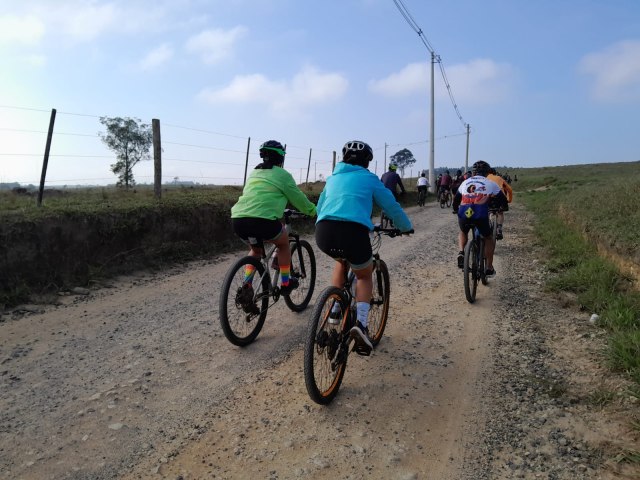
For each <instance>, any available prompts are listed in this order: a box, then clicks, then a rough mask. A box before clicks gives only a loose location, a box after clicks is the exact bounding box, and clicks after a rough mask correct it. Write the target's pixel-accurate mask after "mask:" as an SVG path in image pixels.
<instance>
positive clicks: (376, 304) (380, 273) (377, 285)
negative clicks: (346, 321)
mask: <svg viewBox="0 0 640 480" xmlns="http://www.w3.org/2000/svg"><path fill="white" fill-rule="evenodd" d="M390 293H391V282H390V280H389V270H388V269H387V264H386V263H384V260H376V268H375V269H374V270H373V298H372V299H371V307H370V309H369V326H368V327H369V336H370V339H371V343H372V344H373V346H374V347H375V346H376V345H378V343H380V339H381V338H382V334H383V333H384V329H385V327H386V326H387V317H388V316H389V298H390Z"/></svg>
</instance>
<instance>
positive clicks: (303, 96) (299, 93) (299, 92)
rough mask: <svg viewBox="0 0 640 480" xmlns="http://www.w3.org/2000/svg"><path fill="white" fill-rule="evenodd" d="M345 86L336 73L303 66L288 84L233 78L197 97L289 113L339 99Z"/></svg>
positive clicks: (259, 77) (249, 77) (254, 77)
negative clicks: (264, 107)
mask: <svg viewBox="0 0 640 480" xmlns="http://www.w3.org/2000/svg"><path fill="white" fill-rule="evenodd" d="M348 85H349V82H348V81H347V79H346V78H344V76H342V75H341V74H339V73H321V72H319V71H318V70H317V69H316V68H314V67H305V68H303V69H302V70H301V71H300V72H299V73H297V74H296V75H295V76H294V77H293V78H292V79H291V80H290V81H285V80H282V81H274V80H270V79H268V78H267V77H265V76H264V75H261V74H253V75H244V76H236V77H235V78H234V79H233V80H232V81H231V83H230V84H229V85H228V86H227V87H224V88H221V89H218V90H215V89H211V88H207V89H204V90H203V91H202V92H200V94H199V95H198V98H200V99H201V100H203V101H206V102H208V103H243V104H249V103H259V104H264V105H267V106H268V107H269V108H270V109H271V111H272V112H273V113H275V114H293V113H299V112H301V110H302V109H303V108H308V107H313V106H315V105H322V104H324V103H327V102H331V101H333V100H336V99H338V98H340V97H342V96H343V95H344V93H345V92H346V91H347V87H348Z"/></svg>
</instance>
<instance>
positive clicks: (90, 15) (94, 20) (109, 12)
mask: <svg viewBox="0 0 640 480" xmlns="http://www.w3.org/2000/svg"><path fill="white" fill-rule="evenodd" d="M118 16H119V12H118V10H117V8H116V6H115V5H113V4H111V3H106V4H104V5H95V4H93V3H90V4H81V6H75V7H67V8H65V9H64V10H63V11H60V10H58V11H57V12H56V18H57V20H58V21H59V22H60V23H61V24H62V25H61V28H62V30H63V31H64V32H65V33H67V34H68V35H70V36H71V37H73V38H75V39H77V40H81V41H86V40H93V39H94V38H97V37H99V36H100V35H101V34H103V33H104V32H106V31H108V30H110V29H111V28H113V27H115V26H116V25H118V21H117V20H118Z"/></svg>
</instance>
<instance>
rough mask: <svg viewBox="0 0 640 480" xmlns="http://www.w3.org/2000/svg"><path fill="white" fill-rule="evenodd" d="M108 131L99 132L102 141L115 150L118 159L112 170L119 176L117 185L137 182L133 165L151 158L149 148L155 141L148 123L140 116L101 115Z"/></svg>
mask: <svg viewBox="0 0 640 480" xmlns="http://www.w3.org/2000/svg"><path fill="white" fill-rule="evenodd" d="M100 123H102V124H103V125H104V126H105V127H106V129H107V131H106V133H105V132H99V133H98V135H99V136H100V139H101V140H102V142H103V143H104V144H105V145H106V146H107V147H109V148H110V149H111V150H113V151H114V152H115V154H116V158H117V159H118V161H117V162H116V163H114V164H113V165H111V171H112V172H113V173H115V174H116V175H117V176H118V182H117V183H116V186H119V187H124V188H126V189H128V188H129V187H131V186H133V185H135V184H136V182H135V180H134V178H133V167H135V166H136V164H137V163H138V162H139V161H140V160H150V159H151V155H150V153H149V148H150V147H151V144H152V143H153V133H152V131H151V127H150V126H149V125H148V124H145V123H142V120H140V119H139V118H129V117H124V118H122V117H100Z"/></svg>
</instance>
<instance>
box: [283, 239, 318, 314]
mask: <svg viewBox="0 0 640 480" xmlns="http://www.w3.org/2000/svg"><path fill="white" fill-rule="evenodd" d="M289 245H290V246H291V277H292V278H293V277H295V278H297V279H298V283H299V286H298V288H296V289H295V290H293V291H292V292H291V294H290V295H285V297H284V302H285V303H286V304H287V306H288V307H289V308H290V309H291V310H292V311H294V312H301V311H303V310H304V309H305V308H307V306H308V305H309V302H310V301H311V296H312V295H313V289H314V288H315V286H316V256H315V254H314V253H313V248H312V247H311V244H309V242H307V241H306V240H299V241H296V240H292V241H291V242H289Z"/></svg>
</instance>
